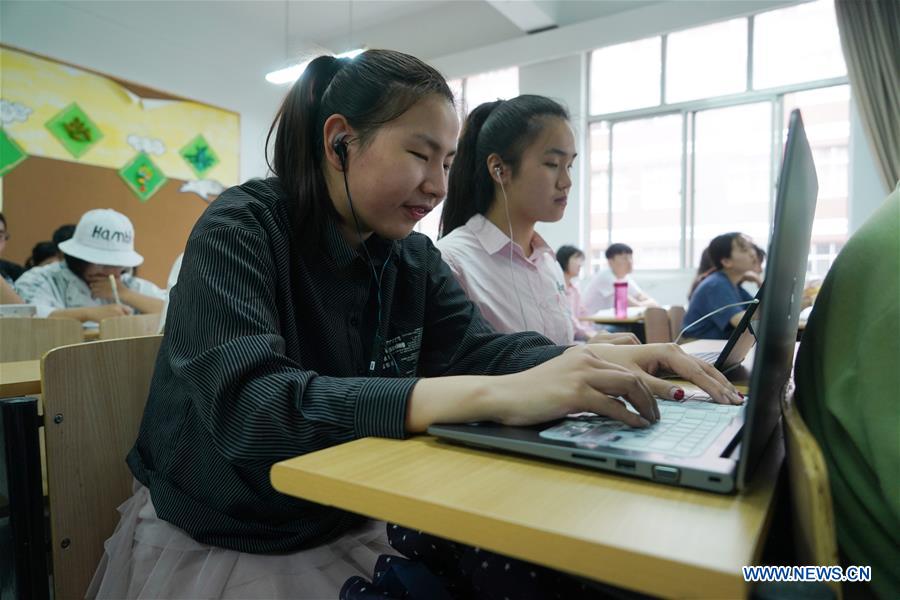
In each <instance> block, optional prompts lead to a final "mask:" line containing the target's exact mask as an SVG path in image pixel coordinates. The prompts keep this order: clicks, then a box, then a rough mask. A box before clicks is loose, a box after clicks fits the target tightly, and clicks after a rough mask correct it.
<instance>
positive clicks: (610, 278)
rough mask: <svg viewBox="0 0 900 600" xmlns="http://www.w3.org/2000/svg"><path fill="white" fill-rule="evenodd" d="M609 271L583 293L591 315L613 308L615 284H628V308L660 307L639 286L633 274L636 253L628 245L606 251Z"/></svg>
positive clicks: (595, 276) (613, 247)
mask: <svg viewBox="0 0 900 600" xmlns="http://www.w3.org/2000/svg"><path fill="white" fill-rule="evenodd" d="M606 262H607V263H608V264H609V269H607V270H603V271H601V272H599V273H597V274H596V275H594V276H593V277H592V278H591V280H590V281H588V283H587V285H586V286H585V287H584V290H583V293H582V295H581V296H582V302H584V306H585V308H587V310H588V312H589V313H590V314H594V313H595V312H597V311H598V310H603V309H606V308H612V307H613V298H614V296H615V289H616V288H615V283H616V282H617V281H625V282H627V283H628V306H659V305H658V304H657V302H656V300H654V299H653V298H651V297H650V296H648V295H647V294H645V293H644V291H643V290H642V289H641V288H640V286H638V284H637V282H636V281H635V280H634V277H632V276H631V272H632V271H633V270H634V251H633V250H632V249H631V246H628V245H627V244H612V245H610V247H609V248H607V249H606Z"/></svg>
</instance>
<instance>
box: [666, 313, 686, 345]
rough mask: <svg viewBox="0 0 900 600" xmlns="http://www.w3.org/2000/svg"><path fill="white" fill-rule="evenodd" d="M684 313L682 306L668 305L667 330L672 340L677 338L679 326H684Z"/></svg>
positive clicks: (679, 331) (679, 330)
mask: <svg viewBox="0 0 900 600" xmlns="http://www.w3.org/2000/svg"><path fill="white" fill-rule="evenodd" d="M684 313H685V310H684V307H683V306H671V307H669V331H670V332H671V333H670V335H671V336H672V340H677V339H678V334H679V333H681V328H682V327H683V326H684Z"/></svg>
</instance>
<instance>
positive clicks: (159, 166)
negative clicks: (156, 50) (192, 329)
mask: <svg viewBox="0 0 900 600" xmlns="http://www.w3.org/2000/svg"><path fill="white" fill-rule="evenodd" d="M0 84H2V85H0V91H2V97H0V109H2V110H0V112H2V119H3V121H2V129H0V210H2V212H3V214H4V216H5V217H6V221H7V229H8V230H9V232H10V239H9V241H8V242H7V245H6V250H5V251H4V255H3V257H4V258H5V259H7V260H12V261H14V262H17V263H19V264H24V262H25V260H26V258H27V257H28V256H29V255H30V253H31V248H32V247H33V246H34V245H35V244H36V243H37V242H39V241H44V240H49V239H50V237H51V234H52V232H53V231H54V230H55V229H56V228H57V227H58V226H60V225H63V224H65V223H77V222H78V219H79V218H80V217H81V215H82V214H83V213H85V212H86V211H88V210H90V209H93V208H112V209H115V210H117V211H119V212H121V213H124V214H125V215H127V216H128V217H129V218H130V219H131V221H132V223H133V224H134V228H135V250H137V252H139V253H140V254H142V255H143V256H144V259H145V260H144V264H143V265H141V266H140V267H139V269H138V275H139V276H140V277H143V278H145V279H149V280H150V281H153V282H154V283H156V284H157V285H160V286H164V285H165V283H166V279H167V276H168V272H169V269H170V267H171V265H172V262H173V261H174V259H175V257H176V256H177V255H178V254H179V253H180V252H182V250H183V249H184V245H185V242H186V241H187V236H188V234H189V233H190V231H191V229H192V228H193V226H194V223H195V222H196V221H197V219H198V218H199V217H200V215H201V214H202V213H203V211H204V210H205V209H206V207H207V205H208V204H209V203H210V202H212V201H213V200H214V199H215V198H216V196H217V195H218V194H219V193H220V192H221V191H222V190H224V189H225V188H228V187H230V186H233V185H236V184H237V183H238V173H239V170H238V169H239V159H240V157H239V148H240V117H239V115H238V114H237V113H235V112H232V111H227V110H224V109H221V108H217V107H214V106H210V105H206V104H201V103H198V102H194V101H191V100H187V99H185V98H180V97H176V96H173V95H170V94H166V93H164V92H160V91H157V90H152V89H150V88H147V87H145V86H142V85H138V84H134V83H130V82H126V81H123V80H120V79H116V78H113V77H108V76H105V75H101V74H98V73H95V72H93V71H90V70H87V69H82V68H78V67H74V66H72V65H69V64H66V63H62V62H58V61H55V60H52V59H49V58H46V57H41V56H37V55H34V54H30V53H27V52H23V51H21V50H17V49H14V48H10V47H6V46H0Z"/></svg>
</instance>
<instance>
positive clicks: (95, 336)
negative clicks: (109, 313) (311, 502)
mask: <svg viewBox="0 0 900 600" xmlns="http://www.w3.org/2000/svg"><path fill="white" fill-rule="evenodd" d="M99 339H100V329H99V328H96V327H94V328H91V329H85V330H84V341H86V342H93V341H94V340H99Z"/></svg>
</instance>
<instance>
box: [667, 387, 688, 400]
mask: <svg viewBox="0 0 900 600" xmlns="http://www.w3.org/2000/svg"><path fill="white" fill-rule="evenodd" d="M669 393H670V394H671V395H672V398H674V399H675V400H678V401H681V400H684V390H683V389H681V388H679V387H673V388H672V389H671V390H669Z"/></svg>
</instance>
